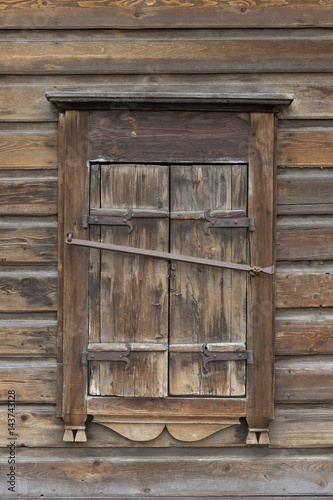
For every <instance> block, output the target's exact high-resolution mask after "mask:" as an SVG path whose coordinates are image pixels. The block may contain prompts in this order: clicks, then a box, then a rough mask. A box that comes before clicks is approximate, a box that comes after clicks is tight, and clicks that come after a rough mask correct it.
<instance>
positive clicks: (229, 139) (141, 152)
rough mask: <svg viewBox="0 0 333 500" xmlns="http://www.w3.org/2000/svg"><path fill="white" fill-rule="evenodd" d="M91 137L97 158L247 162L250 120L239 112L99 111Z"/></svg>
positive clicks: (93, 116)
mask: <svg viewBox="0 0 333 500" xmlns="http://www.w3.org/2000/svg"><path fill="white" fill-rule="evenodd" d="M89 137H90V159H91V160H95V159H98V158H103V159H107V160H110V161H125V162H140V161H142V162H168V163H169V162H177V161H185V162H191V161H193V162H196V163H198V162H200V161H202V162H205V163H206V162H216V161H219V162H233V163H238V162H242V163H244V162H246V161H247V156H248V123H247V121H246V118H244V117H243V116H242V115H237V114H233V113H218V112H196V111H188V112H186V111H182V112H181V111H158V110H156V111H154V112H151V111H136V110H135V109H134V110H125V112H124V111H123V110H118V111H117V110H114V111H111V112H110V111H93V112H91V114H90V134H89ZM156 137H158V140H156Z"/></svg>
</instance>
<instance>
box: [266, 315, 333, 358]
mask: <svg viewBox="0 0 333 500" xmlns="http://www.w3.org/2000/svg"><path fill="white" fill-rule="evenodd" d="M316 353H317V354H332V353H333V310H332V309H330V308H325V309H322V308H318V309H294V310H290V311H288V310H286V309H282V310H277V313H276V318H275V354H280V355H289V356H293V355H297V354H303V355H304V354H316Z"/></svg>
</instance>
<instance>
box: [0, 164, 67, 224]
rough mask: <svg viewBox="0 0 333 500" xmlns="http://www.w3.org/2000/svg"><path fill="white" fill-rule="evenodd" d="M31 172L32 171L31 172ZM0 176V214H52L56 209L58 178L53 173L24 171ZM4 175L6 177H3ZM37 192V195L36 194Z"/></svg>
mask: <svg viewBox="0 0 333 500" xmlns="http://www.w3.org/2000/svg"><path fill="white" fill-rule="evenodd" d="M32 172H33V173H32ZM2 173H3V175H2V176H0V190H1V198H0V214H2V215H54V214H56V213H57V210H58V208H57V207H58V179H57V176H56V174H55V173H50V175H48V176H45V175H44V173H42V172H39V173H38V172H36V171H26V172H22V174H21V175H20V176H19V177H18V176H15V177H14V176H13V177H12V176H11V175H12V174H11V173H10V172H9V173H8V174H7V173H4V172H2ZM4 175H6V177H4ZM36 193H38V196H36Z"/></svg>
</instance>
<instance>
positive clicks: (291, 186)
mask: <svg viewBox="0 0 333 500" xmlns="http://www.w3.org/2000/svg"><path fill="white" fill-rule="evenodd" d="M283 133H284V131H280V134H283ZM324 134H325V133H324ZM310 137H311V135H310ZM332 137H333V134H332ZM320 144H321V142H320ZM316 147H317V146H316ZM331 161H332V164H333V158H331ZM277 179H278V191H277V203H278V205H279V208H281V205H302V204H303V205H314V204H323V205H327V204H333V169H332V168H324V169H323V168H309V169H303V168H280V169H279V170H278V175H277ZM309 210H311V207H309ZM310 213H311V212H310Z"/></svg>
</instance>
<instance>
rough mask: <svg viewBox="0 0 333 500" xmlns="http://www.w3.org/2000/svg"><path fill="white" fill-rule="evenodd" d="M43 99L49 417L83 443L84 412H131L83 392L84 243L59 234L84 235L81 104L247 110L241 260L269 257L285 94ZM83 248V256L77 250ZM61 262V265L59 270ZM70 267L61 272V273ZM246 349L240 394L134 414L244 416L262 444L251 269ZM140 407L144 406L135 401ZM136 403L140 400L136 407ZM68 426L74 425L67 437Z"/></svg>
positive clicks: (269, 396) (262, 305)
mask: <svg viewBox="0 0 333 500" xmlns="http://www.w3.org/2000/svg"><path fill="white" fill-rule="evenodd" d="M46 97H47V98H48V100H49V101H50V102H52V103H53V104H55V105H56V106H57V107H58V108H59V109H60V111H61V113H60V117H59V158H60V162H59V245H58V250H59V259H58V265H59V285H58V287H59V288H58V290H59V308H58V415H59V416H62V418H63V419H64V421H65V435H64V440H68V441H74V440H75V441H77V442H80V441H85V440H86V436H85V422H86V418H87V415H93V416H94V417H95V418H96V419H97V420H98V417H99V416H102V415H108V416H109V417H110V418H112V417H121V418H129V417H133V410H132V408H131V406H129V405H128V402H127V400H126V399H122V398H117V404H116V405H115V404H114V398H107V397H90V396H87V367H85V366H83V365H82V363H81V354H82V350H83V349H84V346H85V345H86V342H87V325H88V317H87V314H88V255H89V253H88V249H86V250H83V251H82V249H77V248H68V246H67V245H65V244H64V240H65V237H66V235H67V234H68V233H72V232H74V237H75V238H79V239H86V238H87V233H86V231H85V230H84V229H82V226H81V217H82V214H84V213H88V209H89V196H88V185H87V184H88V175H87V165H88V164H89V161H90V160H91V158H90V157H89V128H88V119H89V111H90V110H96V109H97V110H100V109H112V108H113V107H115V108H117V109H119V108H122V107H123V108H125V109H126V108H127V109H128V107H130V108H131V107H135V109H145V110H153V109H166V110H196V111H198V110H214V111H221V112H223V111H227V112H245V113H248V114H249V119H250V125H249V152H248V175H249V197H248V210H249V213H251V215H253V216H254V217H255V221H256V227H260V231H254V232H251V233H250V235H249V238H250V244H251V257H250V258H251V262H250V264H251V265H257V264H258V263H260V264H258V265H260V266H261V267H266V266H267V267H268V266H271V265H272V264H274V265H275V241H274V235H275V210H276V209H275V191H276V178H275V177H276V174H275V172H276V168H275V143H276V139H275V135H276V121H277V119H276V115H277V114H278V113H279V112H280V111H281V110H283V109H284V108H285V107H287V106H288V105H289V104H290V103H291V102H292V100H293V97H292V96H291V95H267V94H265V95H263V94H256V95H235V94H234V95H224V94H220V93H214V94H207V93H205V92H204V89H203V90H202V92H197V93H196V94H195V95H193V94H186V93H182V94H178V95H172V96H170V95H169V94H167V93H166V92H164V93H163V92H159V93H157V94H156V95H152V94H149V95H147V94H144V93H140V92H136V91H135V89H134V90H133V91H132V92H126V93H122V92H121V90H120V91H119V92H117V91H115V92H112V93H111V92H109V93H106V94H98V95H96V94H89V93H69V94H65V93H48V94H46ZM83 255H84V256H85V257H83ZM64 269H66V272H65V273H64ZM68 269H70V273H68V271H67V270H68ZM247 309H248V311H250V313H248V320H247V325H248V334H247V342H248V344H247V348H248V350H251V351H252V352H253V359H254V362H253V364H249V365H248V368H247V377H248V379H247V386H248V388H247V395H246V397H242V398H225V399H223V398H222V399H221V398H219V399H217V398H212V399H210V401H209V405H207V400H206V399H204V398H203V399H200V398H187V399H186V405H184V403H183V404H179V400H178V398H166V399H157V400H154V401H147V400H144V399H142V401H137V408H138V410H137V413H136V415H135V416H136V417H138V418H139V417H142V416H144V415H145V416H147V408H148V410H149V414H150V416H154V417H156V418H162V417H163V418H171V419H172V418H180V416H181V417H182V418H188V417H192V416H193V415H195V416H196V417H197V418H198V419H199V420H200V421H203V422H205V421H207V419H208V420H209V419H212V418H218V417H219V416H224V417H225V418H236V419H239V418H240V417H246V419H247V422H248V426H249V432H248V437H247V443H248V444H268V443H269V438H268V426H269V423H270V421H271V419H272V418H273V411H274V405H273V401H274V310H275V307H274V276H272V275H266V274H263V273H261V274H259V275H257V276H255V277H253V278H250V280H249V286H248V304H247ZM144 407H145V408H146V409H145V410H144V409H143V408H144ZM140 408H142V409H141V410H140ZM73 431H76V434H75V435H74V433H73Z"/></svg>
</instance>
